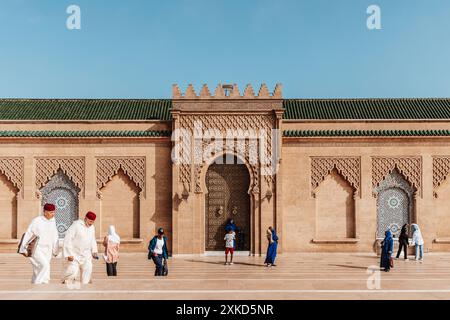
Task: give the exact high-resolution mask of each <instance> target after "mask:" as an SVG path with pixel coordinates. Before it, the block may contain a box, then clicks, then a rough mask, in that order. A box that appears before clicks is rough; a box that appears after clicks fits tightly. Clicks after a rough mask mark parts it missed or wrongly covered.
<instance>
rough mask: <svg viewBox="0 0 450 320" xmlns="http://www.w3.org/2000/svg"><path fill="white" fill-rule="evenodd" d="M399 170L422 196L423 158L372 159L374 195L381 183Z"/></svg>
mask: <svg viewBox="0 0 450 320" xmlns="http://www.w3.org/2000/svg"><path fill="white" fill-rule="evenodd" d="M394 169H397V170H398V172H399V173H400V174H402V175H403V176H404V177H405V179H406V180H407V181H408V182H409V183H411V185H412V187H414V189H415V190H416V191H417V192H418V194H419V195H422V157H420V156H411V157H372V187H373V190H374V193H373V195H374V196H376V193H375V190H376V188H377V187H378V186H379V185H380V183H381V182H382V181H383V180H384V179H385V178H386V176H388V175H389V174H391V173H392V171H393V170H394Z"/></svg>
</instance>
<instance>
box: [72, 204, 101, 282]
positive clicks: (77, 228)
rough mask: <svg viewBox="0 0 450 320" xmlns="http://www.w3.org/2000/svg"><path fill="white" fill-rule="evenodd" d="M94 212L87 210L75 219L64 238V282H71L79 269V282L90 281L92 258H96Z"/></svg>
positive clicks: (75, 277)
mask: <svg viewBox="0 0 450 320" xmlns="http://www.w3.org/2000/svg"><path fill="white" fill-rule="evenodd" d="M95 219H96V215H95V213H93V212H91V211H89V212H88V213H87V214H86V217H85V218H84V220H83V219H80V220H77V221H75V222H74V223H73V224H72V226H70V228H69V230H67V233H66V236H65V238H64V251H63V252H64V258H65V259H67V262H68V263H67V267H66V270H65V274H64V283H66V284H73V283H74V282H75V280H76V279H77V276H78V274H79V272H80V269H81V283H82V284H88V283H90V282H91V275H92V258H95V259H98V248H97V241H96V239H95V227H94V222H95Z"/></svg>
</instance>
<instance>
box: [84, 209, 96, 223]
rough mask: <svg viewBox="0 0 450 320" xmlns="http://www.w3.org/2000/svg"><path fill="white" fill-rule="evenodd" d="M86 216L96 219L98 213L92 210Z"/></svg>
mask: <svg viewBox="0 0 450 320" xmlns="http://www.w3.org/2000/svg"><path fill="white" fill-rule="evenodd" d="M86 218H88V219H89V220H92V221H94V220H95V219H96V218H97V215H96V214H95V213H93V212H92V211H89V212H88V213H86Z"/></svg>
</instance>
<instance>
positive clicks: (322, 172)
mask: <svg viewBox="0 0 450 320" xmlns="http://www.w3.org/2000/svg"><path fill="white" fill-rule="evenodd" d="M333 170H336V171H337V172H338V173H339V174H340V175H341V176H342V177H343V178H344V179H345V180H346V181H347V182H348V183H350V185H351V186H352V187H353V188H354V189H355V194H357V195H359V196H361V158H360V157H312V158H311V190H312V191H311V193H312V196H315V190H316V189H317V187H318V186H319V185H320V184H321V183H322V182H323V180H325V178H326V177H327V176H328V175H329V174H330V173H331V171H333Z"/></svg>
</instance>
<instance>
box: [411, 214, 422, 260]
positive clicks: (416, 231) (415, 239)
mask: <svg viewBox="0 0 450 320" xmlns="http://www.w3.org/2000/svg"><path fill="white" fill-rule="evenodd" d="M411 229H412V232H413V235H412V243H413V244H414V246H415V247H416V261H420V262H422V261H423V237H422V232H420V228H419V226H418V225H417V224H416V223H413V224H412V225H411Z"/></svg>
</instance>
